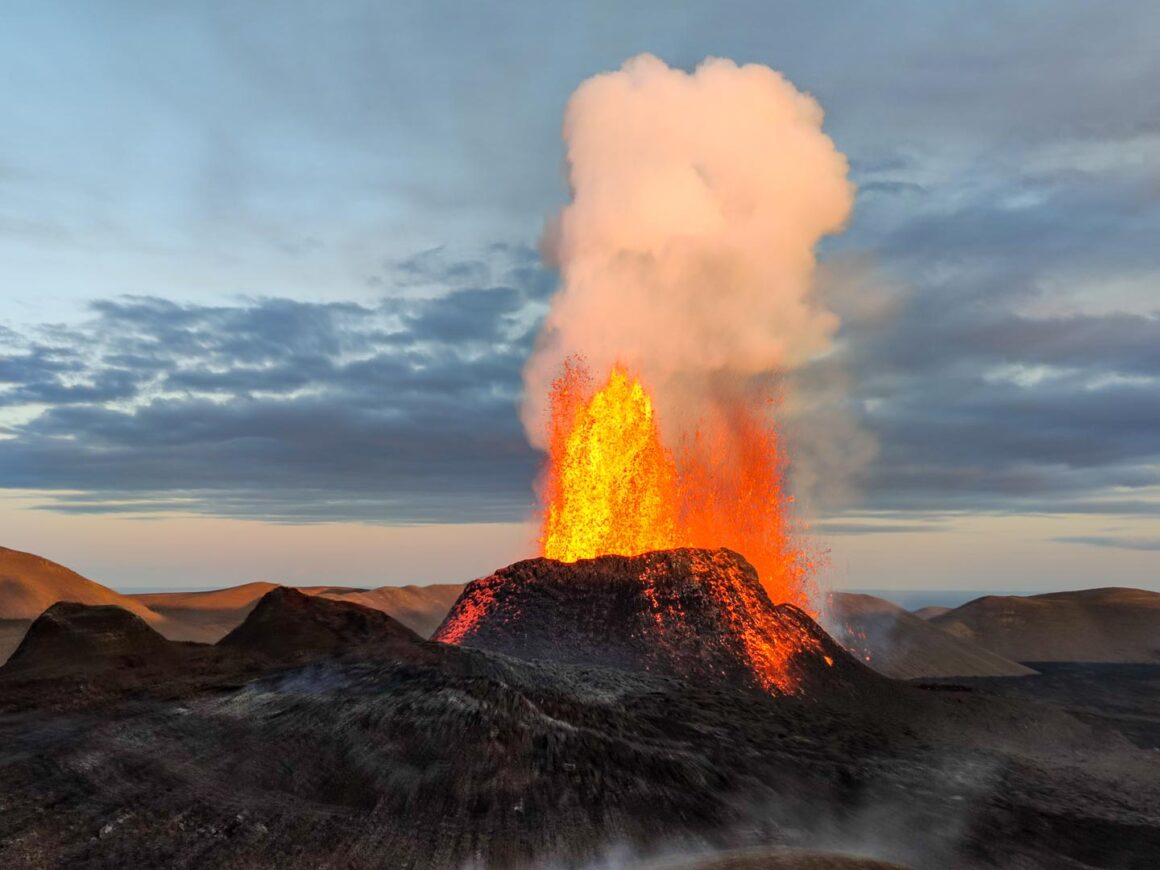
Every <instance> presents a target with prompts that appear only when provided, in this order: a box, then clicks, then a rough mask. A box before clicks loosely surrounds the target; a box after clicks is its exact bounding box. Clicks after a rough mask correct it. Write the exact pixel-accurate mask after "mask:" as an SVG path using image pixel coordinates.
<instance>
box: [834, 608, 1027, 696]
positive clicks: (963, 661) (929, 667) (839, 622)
mask: <svg viewBox="0 0 1160 870" xmlns="http://www.w3.org/2000/svg"><path fill="white" fill-rule="evenodd" d="M828 623H829V626H830V628H831V629H832V631H833V633H834V636H835V637H837V638H838V639H839V640H841V641H842V643H843V644H844V645H845V646H846V648H847V649H849V650H850V651H851V652H853V653H855V654H856V655H858V656H859V657H861V658H865V659H866V663H867V664H868V665H870V667H872V668H873V669H874V670H876V671H878V672H879V673H882V674H885V675H886V676H889V677H895V678H898V679H915V678H918V677H1021V676H1027V675H1029V674H1034V673H1035V671H1034V670H1032V669H1031V668H1028V667H1026V666H1024V665H1021V664H1019V663H1018V662H1014V661H1011V660H1010V659H1006V658H1004V657H1003V656H1001V655H999V654H997V653H995V652H993V651H991V650H989V649H987V648H986V647H983V646H980V645H979V644H977V643H974V642H973V641H971V640H968V639H965V638H959V637H955V636H953V635H951V634H948V633H947V632H945V631H942V630H941V629H939V628H937V627H936V626H933V625H931V624H930V623H929V622H927V621H925V620H924V619H922V618H920V617H919V616H918V615H917V614H914V613H910V612H908V611H906V610H903V609H902V608H901V607H899V606H898V605H897V604H894V603H893V602H891V601H887V600H885V599H884V598H876V597H875V596H873V595H858V594H855V593H852V592H835V593H833V595H832V599H831V618H830V619H829V620H828Z"/></svg>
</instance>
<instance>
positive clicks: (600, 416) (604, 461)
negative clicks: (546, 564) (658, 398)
mask: <svg viewBox="0 0 1160 870" xmlns="http://www.w3.org/2000/svg"><path fill="white" fill-rule="evenodd" d="M582 378H583V375H582V374H581V372H580V369H579V367H578V366H572V367H570V368H569V369H568V372H567V373H566V374H565V377H564V378H562V379H561V380H560V381H558V382H557V385H556V392H555V395H554V396H553V410H554V411H555V412H556V413H554V414H553V421H552V422H553V438H552V449H553V456H554V457H555V456H559V462H558V463H556V462H553V465H552V474H551V478H550V480H549V484H548V487H549V492H550V493H551V498H550V499H549V501H548V505H547V509H546V511H545V516H544V532H543V547H544V555H545V556H547V557H548V558H550V559H560V560H561V561H564V562H575V561H576V560H577V559H590V558H592V557H593V556H604V555H610V554H618V555H622V556H635V555H637V554H638V553H644V552H647V551H649V550H665V549H669V548H671V547H673V546H676V534H677V514H678V491H677V472H676V466H675V465H674V463H673V460H672V457H671V456H670V455H669V454H668V452H667V451H666V450H665V449H664V447H663V446H662V445H661V439H660V434H659V433H658V431H657V424H656V420H655V419H654V412H653V404H652V400H651V399H650V398H649V396H648V394H647V393H646V392H645V390H644V387H643V386H641V384H640V382H639V381H637V380H635V379H633V378H630V377H629V376H628V373H627V372H625V371H624V370H623V369H621V368H616V369H613V371H612V373H611V374H610V375H609V377H608V383H607V384H605V386H604V388H603V389H601V390H600V391H599V392H597V393H596V394H595V395H593V396H592V397H591V398H590V399H588V400H587V401H578V399H579V398H580V397H579V395H578V391H577V387H579V386H580V385H581V383H582Z"/></svg>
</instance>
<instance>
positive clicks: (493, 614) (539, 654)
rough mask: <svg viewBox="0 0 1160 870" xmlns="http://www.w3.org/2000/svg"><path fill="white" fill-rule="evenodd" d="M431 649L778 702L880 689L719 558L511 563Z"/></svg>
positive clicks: (464, 598)
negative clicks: (447, 647) (746, 691)
mask: <svg viewBox="0 0 1160 870" xmlns="http://www.w3.org/2000/svg"><path fill="white" fill-rule="evenodd" d="M433 640H437V641H442V642H444V643H454V644H460V645H463V646H468V647H475V648H478V649H483V650H487V651H491V652H500V653H505V654H507V655H512V656H517V657H519V658H525V659H539V660H547V661H555V662H561V663H565V664H584V665H598V666H602V667H614V668H621V669H624V670H632V671H648V672H651V673H655V674H662V675H667V676H674V677H680V678H683V679H692V680H708V681H714V682H724V683H727V684H733V685H748V686H754V687H758V688H762V689H766V690H769V691H774V692H779V693H796V692H798V691H804V692H807V693H811V694H812V693H813V692H814V691H815V690H819V689H823V688H825V689H831V688H834V687H838V686H843V687H846V688H849V687H852V686H856V685H870V684H873V683H875V682H876V681H877V679H878V678H877V677H876V675H874V674H873V673H872V672H871V671H870V670H869V669H868V668H866V667H864V666H863V665H862V664H861V663H859V662H858V661H856V660H855V659H854V658H853V657H852V656H850V655H849V654H848V653H847V652H846V651H845V650H844V649H843V648H842V647H841V646H839V645H838V644H837V643H836V642H834V641H833V639H831V638H830V636H829V635H827V634H826V633H825V632H824V631H823V630H822V629H821V628H819V627H818V625H817V624H816V623H815V622H814V621H813V620H812V619H810V617H809V616H807V615H806V614H805V613H804V612H802V611H801V610H799V609H798V608H797V607H794V606H792V605H788V604H780V605H775V604H773V603H772V602H771V601H770V600H769V597H768V596H767V595H766V593H765V590H764V589H763V588H762V586H761V583H760V582H759V581H758V579H757V573H756V572H755V571H754V569H753V567H752V566H750V564H749V563H748V562H746V561H745V559H743V558H742V557H741V556H739V555H738V554H736V553H734V552H731V551H729V550H696V549H680V550H663V551H657V552H652V553H644V554H642V555H640V556H601V557H599V558H596V559H584V560H581V561H579V562H574V563H564V562H558V561H555V560H553V559H529V560H526V561H523V562H517V563H516V564H514V565H511V566H509V567H507V568H504V569H503V570H501V571H497V572H496V573H494V574H492V575H491V576H490V577H485V578H483V579H481V580H476V581H475V582H474V583H471V584H469V585H468V587H467V588H466V589H465V590H464V591H463V594H462V595H461V596H460V597H459V600H458V601H456V603H455V605H454V606H453V607H452V609H451V612H450V613H449V614H448V615H447V618H446V619H445V620H444V622H443V624H442V625H441V626H440V627H439V629H438V631H436V632H435V634H434V636H433Z"/></svg>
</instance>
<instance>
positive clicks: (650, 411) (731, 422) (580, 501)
mask: <svg viewBox="0 0 1160 870" xmlns="http://www.w3.org/2000/svg"><path fill="white" fill-rule="evenodd" d="M551 410H552V420H551V432H550V441H549V456H548V469H547V475H546V480H545V487H544V503H545V507H544V516H543V528H542V532H541V537H540V543H541V546H542V548H543V555H545V556H547V557H548V558H551V559H559V560H561V561H565V562H574V561H576V560H577V559H588V558H592V557H594V556H601V555H609V554H618V555H624V556H633V555H637V554H639V553H644V552H647V551H650V550H661V549H671V548H674V547H702V548H716V547H727V548H729V549H731V550H735V551H736V552H738V553H741V554H742V555H743V556H745V557H746V559H748V560H749V562H750V563H751V564H752V565H753V566H754V568H756V569H757V572H758V576H759V577H760V578H761V582H762V584H763V585H764V586H765V589H766V591H767V592H768V593H769V596H770V598H771V599H772V600H773V601H774V602H779V603H780V602H788V603H791V604H796V605H797V606H799V607H801V608H802V609H803V610H806V611H807V612H808V613H811V614H814V613H815V611H814V608H813V607H811V605H810V600H809V599H810V594H809V593H810V585H809V584H810V583H811V581H812V575H813V570H814V566H813V564H812V563H811V561H810V560H809V558H808V557H807V556H806V555H805V553H804V552H803V551H802V550H801V549H800V548H798V547H797V546H795V544H794V541H793V536H792V528H791V522H790V517H789V504H790V502H791V499H789V498H788V497H786V496H785V494H784V492H783V486H782V479H783V472H784V464H785V463H784V457H783V455H782V452H781V451H780V450H779V447H778V443H777V437H776V432H775V431H774V429H773V428H772V426H771V425H770V424H769V422H768V421H767V420H766V419H765V418H764V416H763V415H762V413H761V412H760V411H755V410H754V409H752V408H750V407H748V406H747V405H745V404H744V403H741V402H736V403H733V404H732V405H731V406H729V407H728V410H727V411H721V412H718V413H717V414H715V415H714V416H712V417H710V418H706V419H704V420H702V421H701V422H700V426H699V427H698V430H697V434H696V435H695V437H693V438H692V439H690V440H689V441H688V442H687V443H684V444H682V445H681V449H679V450H678V451H676V452H673V451H671V450H669V449H667V448H666V447H665V446H664V444H663V443H662V441H661V436H660V432H659V430H658V426H657V420H656V414H655V409H654V406H653V402H652V399H651V398H650V396H649V393H648V391H647V390H646V389H645V387H644V385H643V384H641V382H640V381H639V380H637V379H636V378H634V377H632V376H631V375H630V374H629V373H628V372H627V371H626V370H625V369H623V368H621V367H619V366H618V367H614V368H613V370H612V371H611V372H610V373H609V376H608V380H607V381H606V383H605V384H604V386H602V387H601V388H600V389H599V390H596V391H593V390H592V384H591V380H590V379H589V377H588V374H587V372H586V371H585V369H584V367H583V366H582V365H580V364H579V363H577V362H575V361H570V362H568V363H567V364H566V365H565V369H564V374H563V375H562V376H561V377H560V378H558V379H557V380H556V382H555V383H554V385H553V390H552V403H551Z"/></svg>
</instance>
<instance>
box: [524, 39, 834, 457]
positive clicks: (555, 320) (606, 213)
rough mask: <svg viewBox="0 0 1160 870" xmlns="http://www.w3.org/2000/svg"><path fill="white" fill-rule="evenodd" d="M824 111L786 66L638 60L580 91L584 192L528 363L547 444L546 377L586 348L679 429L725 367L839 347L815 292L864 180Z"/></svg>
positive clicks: (563, 241) (578, 192)
mask: <svg viewBox="0 0 1160 870" xmlns="http://www.w3.org/2000/svg"><path fill="white" fill-rule="evenodd" d="M822 117H823V113H822V109H821V107H820V106H819V105H818V103H817V102H816V101H815V100H814V99H813V98H812V97H810V96H808V95H806V94H803V93H801V92H800V91H798V90H797V89H796V88H794V86H793V85H792V84H790V83H789V82H788V81H787V80H786V79H785V78H784V77H782V76H781V75H780V74H779V73H777V72H775V71H773V70H772V69H770V68H768V67H765V66H760V65H757V64H748V65H745V66H737V65H736V64H735V63H733V62H732V61H729V60H725V59H720V58H710V59H708V60H706V61H704V62H703V63H702V64H701V65H700V66H698V67H697V69H696V70H695V71H694V72H693V73H691V74H690V73H685V72H683V71H681V70H677V69H671V68H669V67H668V66H666V65H665V63H664V62H663V61H661V60H659V59H658V58H656V57H653V56H651V55H647V54H645V55H640V56H639V57H635V58H633V59H632V60H629V61H628V62H627V63H625V64H624V66H623V67H622V68H621V69H620V70H618V71H616V72H610V73H604V74H601V75H597V76H594V77H593V78H590V79H588V80H587V81H585V82H584V83H583V84H581V85H580V87H578V88H577V89H576V92H575V93H574V94H573V95H572V98H571V99H570V100H569V102H568V106H567V109H566V112H565V117H564V128H563V138H564V141H565V143H566V147H567V161H568V176H569V182H570V185H571V191H572V201H571V203H569V204H568V205H567V206H566V207H565V208H564V209H563V210H562V211H561V212H560V214H559V215H558V216H557V217H556V219H555V220H554V221H553V223H552V224H551V225H550V227H549V228H548V230H547V232H546V233H545V237H544V240H543V248H544V251H545V256H546V257H548V258H549V259H550V260H551V261H552V262H553V263H554V264H555V265H556V266H558V268H559V270H560V276H561V286H560V289H559V292H557V294H556V295H555V297H554V298H553V299H552V303H551V309H550V311H549V313H548V317H547V320H546V322H545V324H544V328H543V331H542V333H541V335H540V339H539V342H538V345H537V347H536V350H535V352H534V353H533V354H532V357H531V359H530V360H529V362H528V364H527V367H526V369H525V371H524V379H525V385H526V388H527V389H526V392H525V399H524V408H523V419H524V424H525V427H526V429H527V432H528V436H529V438H530V439H531V441H532V443H533V444H534V445H536V446H538V447H546V446H547V427H546V422H545V421H546V413H545V412H546V410H547V403H548V396H549V392H550V387H551V384H552V381H553V379H555V378H556V377H557V376H558V375H559V372H560V367H561V365H562V363H563V361H564V360H565V359H566V358H568V357H569V356H571V355H574V354H582V355H583V356H584V358H585V359H586V360H587V362H588V364H589V366H590V367H591V369H592V370H593V371H594V372H596V373H599V374H603V373H604V372H607V371H608V370H609V369H610V368H611V367H612V366H613V365H614V364H616V363H620V364H622V365H624V366H625V367H627V368H628V369H630V370H632V371H634V372H636V373H638V374H639V375H640V376H641V377H642V378H643V379H644V380H646V381H647V383H648V384H649V386H650V389H651V390H652V391H653V393H654V396H655V399H656V402H657V405H658V409H659V412H660V413H659V416H660V418H661V420H662V426H664V427H666V428H667V427H670V426H678V425H679V424H680V421H682V420H688V419H690V417H689V416H688V415H687V414H679V413H674V412H675V411H677V410H687V409H686V408H684V407H683V406H684V403H687V402H690V401H692V402H694V403H696V402H698V400H701V401H704V400H706V399H711V398H712V396H711V395H705V393H707V392H712V383H711V382H712V381H713V380H714V379H719V378H720V377H721V376H722V375H736V376H741V377H745V376H751V375H757V374H761V373H765V372H770V371H785V370H788V369H792V368H794V367H796V366H799V365H801V364H802V363H804V362H806V361H808V360H810V359H812V358H814V357H816V356H818V355H820V354H822V353H824V352H825V351H826V350H827V349H828V348H829V347H830V342H831V338H832V336H833V334H834V332H835V330H836V329H837V327H838V318H837V317H836V316H835V315H834V314H833V313H831V312H829V311H827V310H825V309H824V308H822V307H821V306H820V305H819V304H818V303H817V302H816V300H815V299H814V297H813V277H814V266H815V253H814V248H815V246H816V245H817V243H818V241H819V240H820V239H821V238H822V237H823V236H825V235H826V234H828V233H833V232H835V231H837V230H839V229H840V228H841V227H842V225H843V224H844V223H845V221H846V219H847V217H848V216H849V214H850V209H851V207H852V205H853V199H854V188H853V186H852V185H851V183H850V181H849V180H848V179H847V170H848V166H847V162H846V158H845V157H844V156H843V155H842V154H841V152H839V151H838V150H837V148H835V147H834V143H833V142H832V141H831V140H830V138H829V137H828V136H826V134H825V133H823V132H822ZM674 406H676V407H675V408H674ZM696 416H699V414H698V415H694V419H695V417H696ZM666 434H669V433H668V432H666Z"/></svg>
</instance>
